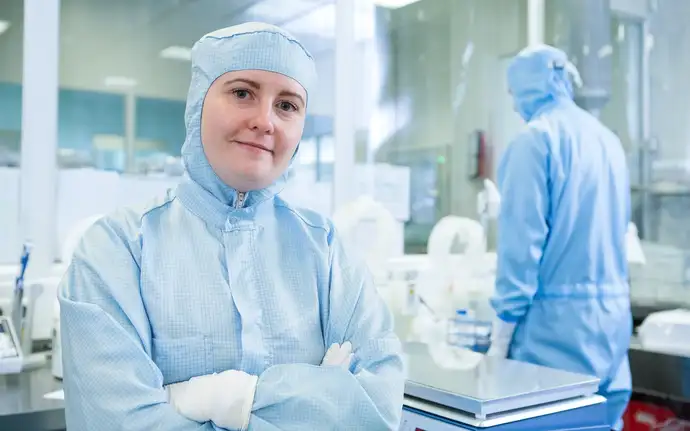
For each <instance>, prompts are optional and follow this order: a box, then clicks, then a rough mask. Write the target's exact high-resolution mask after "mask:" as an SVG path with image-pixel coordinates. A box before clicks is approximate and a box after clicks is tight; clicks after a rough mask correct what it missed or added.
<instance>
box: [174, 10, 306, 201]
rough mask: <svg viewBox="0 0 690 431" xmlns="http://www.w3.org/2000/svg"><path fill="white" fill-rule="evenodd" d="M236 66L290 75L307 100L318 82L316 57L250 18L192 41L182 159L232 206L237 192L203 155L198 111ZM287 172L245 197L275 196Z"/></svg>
mask: <svg viewBox="0 0 690 431" xmlns="http://www.w3.org/2000/svg"><path fill="white" fill-rule="evenodd" d="M238 70H266V71H269V72H276V73H280V74H283V75H285V76H288V77H290V78H292V79H294V80H295V81H297V82H298V83H300V85H302V87H304V89H305V91H306V93H307V98H308V97H309V94H310V93H309V92H310V91H311V90H312V89H313V88H314V85H315V83H316V68H315V65H314V59H313V58H312V56H311V55H310V54H309V52H308V51H307V50H306V49H305V48H304V47H303V46H302V45H301V44H300V43H299V42H298V41H297V40H296V39H295V38H294V37H292V36H291V35H290V34H289V33H287V32H285V31H284V30H282V29H280V28H278V27H275V26H272V25H269V24H263V23H255V22H252V23H245V24H240V25H236V26H232V27H227V28H224V29H221V30H217V31H214V32H212V33H209V34H207V35H205V36H203V37H202V38H201V39H200V40H199V41H198V42H197V43H196V44H194V47H193V48H192V79H191V84H190V86H189V93H188V95H187V107H186V110H185V126H186V129H187V136H186V138H185V142H184V145H183V146H182V159H183V160H184V165H185V168H186V170H187V175H188V177H189V178H190V179H191V180H192V181H193V182H195V183H196V184H197V185H199V186H201V188H203V189H205V190H206V191H207V192H209V193H211V194H212V195H213V196H214V197H215V198H216V199H218V200H219V201H220V202H221V203H222V204H224V205H232V204H233V202H234V200H235V197H236V195H237V192H236V191H235V190H234V189H233V188H231V187H230V186H228V185H227V184H225V183H224V182H223V181H222V180H221V179H220V178H219V177H218V175H216V173H215V172H214V171H213V169H212V168H211V165H210V164H209V162H208V159H207V158H206V154H205V153H204V149H203V146H202V144H201V110H202V106H203V104H204V99H205V98H206V94H207V93H208V90H209V88H210V87H211V84H213V82H214V81H215V80H216V79H218V78H219V77H220V76H222V75H224V74H225V73H227V72H233V71H238ZM296 153H297V152H296V151H295V154H296ZM294 158H295V156H294V155H293V160H294ZM287 175H288V173H287V170H286V171H285V172H284V173H283V175H282V176H281V177H280V178H278V180H277V181H276V182H275V183H274V184H272V185H271V186H269V187H268V188H266V189H264V190H257V191H251V192H250V193H249V195H250V197H249V198H248V199H249V200H250V201H255V200H257V199H261V198H266V197H268V196H273V195H275V194H277V193H278V192H279V191H280V190H281V189H282V188H283V186H284V184H285V181H286V180H287ZM248 203H251V202H248Z"/></svg>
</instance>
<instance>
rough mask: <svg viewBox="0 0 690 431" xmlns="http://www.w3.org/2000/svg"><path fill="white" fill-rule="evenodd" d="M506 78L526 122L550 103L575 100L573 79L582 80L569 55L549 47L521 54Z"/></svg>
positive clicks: (515, 59)
mask: <svg viewBox="0 0 690 431" xmlns="http://www.w3.org/2000/svg"><path fill="white" fill-rule="evenodd" d="M507 78H508V88H509V89H510V91H511V93H512V94H513V97H514V99H515V106H516V109H517V111H518V113H519V114H520V115H521V116H522V117H523V118H524V119H525V120H527V121H529V120H530V119H531V118H532V117H533V116H534V114H536V113H537V112H538V111H539V110H540V109H541V108H542V107H544V106H546V105H548V104H550V103H553V102H558V101H566V100H572V99H573V82H572V81H571V78H572V79H573V80H574V81H576V82H579V79H580V78H579V74H578V73H577V69H576V68H575V66H573V65H572V63H570V61H568V56H567V55H566V53H565V52H563V51H561V50H560V49H558V48H554V47H552V46H549V45H536V46H531V47H528V48H525V49H523V50H522V51H520V53H518V55H516V56H515V58H513V60H512V61H511V62H510V65H509V66H508V76H507Z"/></svg>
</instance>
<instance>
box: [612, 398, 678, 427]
mask: <svg viewBox="0 0 690 431" xmlns="http://www.w3.org/2000/svg"><path fill="white" fill-rule="evenodd" d="M675 418H676V415H675V414H674V413H673V412H672V411H671V410H670V409H668V408H666V407H662V406H657V405H654V404H650V403H644V402H640V401H630V404H628V409H627V410H626V411H625V415H624V416H623V421H624V422H625V426H624V427H623V431H654V430H663V429H664V428H665V427H664V424H668V423H669V420H670V419H675Z"/></svg>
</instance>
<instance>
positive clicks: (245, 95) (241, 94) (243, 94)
mask: <svg viewBox="0 0 690 431" xmlns="http://www.w3.org/2000/svg"><path fill="white" fill-rule="evenodd" d="M232 93H233V94H234V95H235V97H237V98H238V99H246V98H248V97H249V91H247V90H242V89H237V90H232Z"/></svg>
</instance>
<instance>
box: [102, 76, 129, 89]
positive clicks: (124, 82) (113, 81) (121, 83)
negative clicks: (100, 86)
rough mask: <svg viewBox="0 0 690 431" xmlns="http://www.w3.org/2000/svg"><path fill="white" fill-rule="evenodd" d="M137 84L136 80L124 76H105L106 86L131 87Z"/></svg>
mask: <svg viewBox="0 0 690 431" xmlns="http://www.w3.org/2000/svg"><path fill="white" fill-rule="evenodd" d="M136 85H137V81H136V80H134V79H132V78H127V77H126V76H108V77H107V78H105V86H106V87H118V88H131V87H134V86H136Z"/></svg>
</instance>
